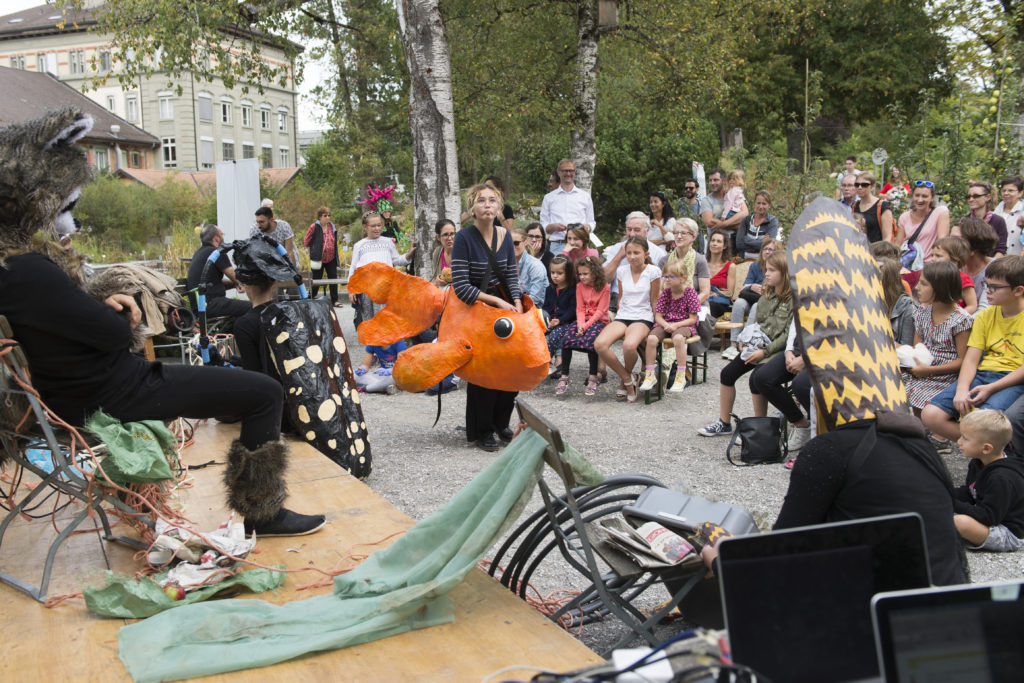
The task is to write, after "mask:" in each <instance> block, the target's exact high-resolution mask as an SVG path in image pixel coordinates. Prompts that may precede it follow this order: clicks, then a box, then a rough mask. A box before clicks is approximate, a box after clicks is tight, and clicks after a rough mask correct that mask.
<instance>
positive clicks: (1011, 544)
mask: <svg viewBox="0 0 1024 683" xmlns="http://www.w3.org/2000/svg"><path fill="white" fill-rule="evenodd" d="M968 547H970V546H968ZM1021 547H1024V539H1020V538H1017V537H1016V536H1015V535H1014V533H1013V532H1012V531H1010V530H1009V529H1007V528H1006V527H1005V526H1003V525H1002V524H999V525H997V526H993V527H989V530H988V536H987V537H986V538H985V542H984V543H982V544H981V545H979V546H978V547H977V548H970V549H971V550H988V551H991V552H994V553H1012V552H1016V551H1018V550H1020V549H1021Z"/></svg>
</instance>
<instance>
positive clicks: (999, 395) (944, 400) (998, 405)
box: [928, 370, 1024, 420]
mask: <svg viewBox="0 0 1024 683" xmlns="http://www.w3.org/2000/svg"><path fill="white" fill-rule="evenodd" d="M1008 374H1010V373H1009V372H1008V371H1007V372H1000V371H997V370H978V372H977V373H975V375H974V379H973V380H971V389H973V388H974V387H976V386H979V385H981V384H992V383H993V382H998V381H999V380H1000V379H1002V378H1003V377H1006V376H1007V375H1008ZM954 396H956V382H954V383H953V384H950V385H949V386H948V387H946V388H945V389H943V390H942V391H940V392H939V393H937V394H936V395H935V397H934V398H932V400H931V401H928V405H933V406H935V407H936V408H942V409H943V410H944V411H946V412H947V413H949V414H950V415H951V416H952V417H953V419H956V420H958V419H960V412H959V411H958V410H957V409H956V408H955V407H954V406H953V397H954ZM1021 396H1024V384H1015V385H1013V386H1012V387H1007V388H1006V389H1002V390H1000V391H997V392H996V393H994V394H992V395H991V396H989V397H988V400H987V401H985V402H984V403H982V404H981V405H980V406H976V407H977V408H988V409H990V410H1000V411H1006V410H1007V409H1008V408H1009V407H1010V406H1012V405H1013V403H1014V402H1015V401H1016V400H1017V399H1018V398H1020V397H1021Z"/></svg>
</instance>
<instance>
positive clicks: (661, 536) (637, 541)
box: [598, 517, 701, 569]
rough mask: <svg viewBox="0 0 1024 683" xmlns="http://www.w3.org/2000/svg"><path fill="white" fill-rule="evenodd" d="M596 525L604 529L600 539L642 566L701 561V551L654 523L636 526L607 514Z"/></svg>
mask: <svg viewBox="0 0 1024 683" xmlns="http://www.w3.org/2000/svg"><path fill="white" fill-rule="evenodd" d="M598 525H599V526H600V528H601V531H602V532H603V533H601V534H600V535H601V536H602V537H603V538H602V540H604V541H606V542H607V543H609V544H610V545H612V546H613V547H614V548H615V549H616V550H618V551H620V552H622V553H624V554H625V555H627V556H628V557H629V558H630V559H631V560H632V561H633V562H635V563H636V564H637V565H639V566H640V567H643V568H644V569H667V568H669V567H678V566H686V565H689V564H697V563H700V562H701V559H700V553H698V552H696V551H695V550H694V548H693V546H692V545H691V544H690V543H689V542H688V541H687V540H686V539H685V538H683V537H682V536H680V535H679V534H676V533H674V532H672V531H669V530H668V529H666V528H665V527H663V526H662V525H660V524H658V523H657V522H647V523H646V524H644V525H643V526H641V527H640V528H639V529H636V528H633V526H631V525H630V524H629V523H628V522H626V520H624V519H622V518H619V517H609V518H607V519H603V520H601V521H600V522H598Z"/></svg>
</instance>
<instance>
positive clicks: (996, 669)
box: [871, 581, 1024, 683]
mask: <svg viewBox="0 0 1024 683" xmlns="http://www.w3.org/2000/svg"><path fill="white" fill-rule="evenodd" d="M1022 589H1024V583H1022V582H1021V581H1009V582H1004V583H987V584H964V585H960V586H943V587H939V588H925V589H921V590H906V591H896V592H892V593H880V594H878V595H876V596H875V597H874V598H873V599H872V600H871V610H872V617H873V619H874V626H875V640H876V644H877V649H878V666H879V669H880V670H881V671H882V674H883V675H884V676H885V680H887V681H891V682H893V683H897V682H898V683H909V682H910V681H917V682H919V683H928V682H929V681H933V682H934V681H943V682H944V683H960V682H963V683H988V682H989V681H992V682H1002V681H1019V680H1021V678H1022V677H1024V590H1022Z"/></svg>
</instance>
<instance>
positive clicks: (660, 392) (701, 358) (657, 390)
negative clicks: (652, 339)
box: [643, 336, 708, 405]
mask: <svg viewBox="0 0 1024 683" xmlns="http://www.w3.org/2000/svg"><path fill="white" fill-rule="evenodd" d="M699 341H700V337H699V336H693V337H687V338H686V345H687V347H689V346H690V344H693V343H696V342H699ZM673 346H674V345H673V343H672V340H671V339H662V340H661V343H660V344H658V350H657V352H656V356H655V364H656V365H657V373H658V375H657V377H658V381H657V382H655V384H654V388H653V389H648V390H647V391H645V392H643V393H644V404H645V405H651V404H652V403H654V402H655V401H660V400H661V399H662V397H663V396H664V394H665V389H666V388H667V387H665V386H664V385H663V384H662V374H661V363H662V350H663V349H671V348H673ZM673 366H674V367H675V368H676V372H679V357H678V356H677V357H676V362H675V363H673ZM687 367H689V370H690V382H689V383H690V384H703V383H704V382H706V381H708V351H707V349H704V353H702V354H700V355H693V356H691V355H690V354H689V353H687V359H686V360H685V361H683V368H684V369H685V368H687ZM697 370H700V371H701V373H702V377H701V379H700V381H698V380H697ZM671 375H672V371H671V369H670V370H669V372H667V373H665V375H664V378H665V379H664V381H665V383H667V382H668V378H669V377H671ZM652 392H653V393H654V396H651V393H652Z"/></svg>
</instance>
